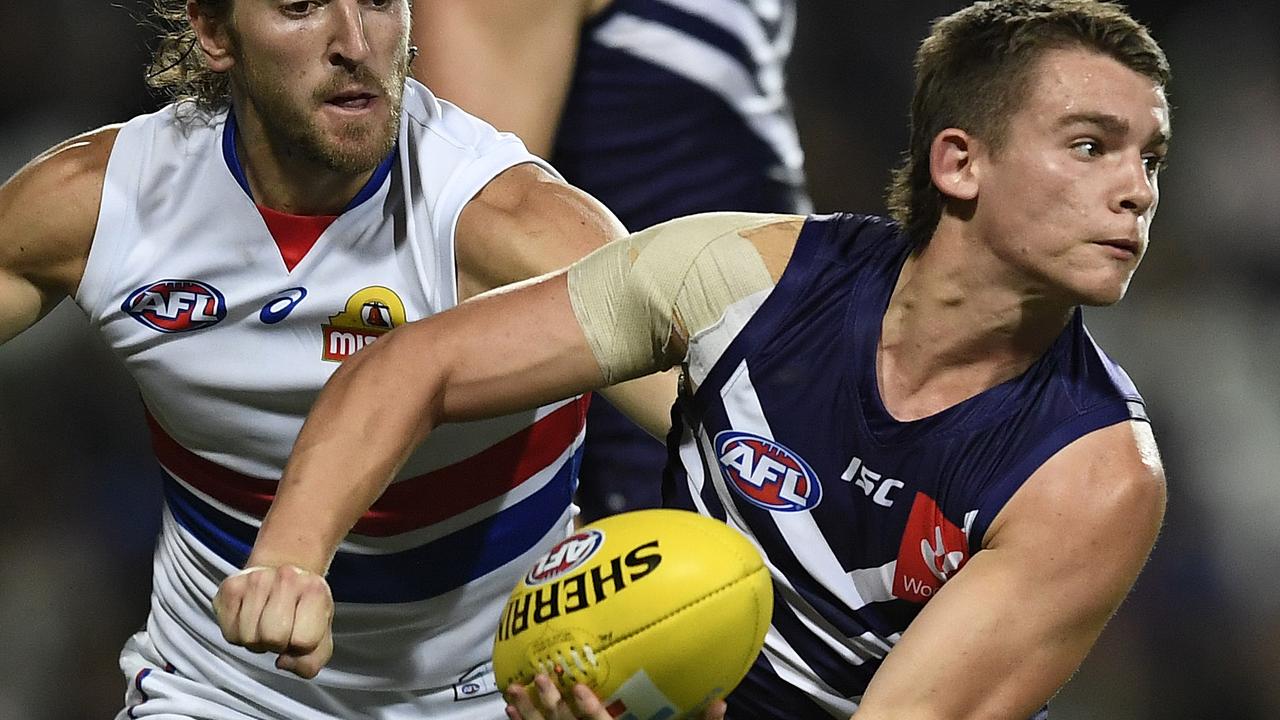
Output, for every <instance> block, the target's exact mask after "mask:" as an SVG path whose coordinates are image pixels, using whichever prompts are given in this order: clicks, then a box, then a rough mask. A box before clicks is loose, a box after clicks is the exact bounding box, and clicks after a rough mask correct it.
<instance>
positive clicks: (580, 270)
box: [568, 213, 794, 385]
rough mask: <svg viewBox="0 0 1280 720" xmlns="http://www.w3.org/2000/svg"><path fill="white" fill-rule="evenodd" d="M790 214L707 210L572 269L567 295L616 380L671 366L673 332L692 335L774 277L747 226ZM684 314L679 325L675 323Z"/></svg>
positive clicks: (619, 244)
mask: <svg viewBox="0 0 1280 720" xmlns="http://www.w3.org/2000/svg"><path fill="white" fill-rule="evenodd" d="M791 219H794V218H793V216H790V215H761V214H754V213H709V214H705V215H692V216H689V217H685V218H679V219H676V220H672V221H670V222H665V223H662V224H661V225H655V226H653V227H651V228H649V229H648V230H644V231H642V232H639V233H636V234H634V235H631V236H629V237H626V238H622V239H620V240H616V241H614V242H611V243H609V244H608V245H605V246H604V247H602V248H600V249H599V250H596V251H595V252H593V253H591V254H590V255H588V256H587V257H585V258H583V259H582V260H579V261H578V262H577V263H574V264H573V265H572V266H571V267H570V268H569V276H568V283H569V299H570V301H571V302H572V303H573V312H574V315H575V316H577V318H578V324H579V325H581V326H582V331H583V333H584V334H585V335H586V337H587V342H588V344H590V346H591V351H592V352H593V353H594V354H595V357H596V362H597V363H599V365H600V370H601V372H602V373H603V374H604V377H605V380H606V382H607V383H608V384H610V385H612V384H613V383H616V382H621V381H623V380H629V379H631V378H634V377H639V376H641V375H645V374H648V373H650V372H653V371H655V370H661V369H664V368H667V367H669V366H670V365H672V364H673V363H674V362H678V359H672V358H668V357H667V344H668V342H669V340H670V338H671V336H672V332H673V330H678V331H679V332H680V333H681V334H682V336H683V337H686V338H687V337H691V336H693V335H696V334H697V333H698V332H700V331H701V330H703V329H705V328H707V327H709V326H710V325H712V324H713V323H715V322H716V321H718V320H719V319H720V317H721V316H722V315H724V312H725V310H726V309H728V307H729V306H730V305H732V304H733V303H735V302H737V301H739V300H741V299H743V298H745V297H747V296H748V295H751V294H753V293H756V292H759V291H760V290H764V289H767V288H771V287H773V279H772V278H771V277H770V276H769V271H768V269H767V268H765V264H764V261H763V260H762V259H761V257H760V253H759V252H758V251H757V250H756V248H755V246H754V245H752V244H751V241H749V240H747V239H746V238H745V237H743V235H744V234H745V232H746V231H748V230H751V229H754V228H758V227H761V226H763V225H769V224H771V223H774V222H778V221H781V220H791ZM677 318H678V319H679V320H678V321H679V323H680V327H679V328H678V329H677V328H676V327H675V326H676V323H677Z"/></svg>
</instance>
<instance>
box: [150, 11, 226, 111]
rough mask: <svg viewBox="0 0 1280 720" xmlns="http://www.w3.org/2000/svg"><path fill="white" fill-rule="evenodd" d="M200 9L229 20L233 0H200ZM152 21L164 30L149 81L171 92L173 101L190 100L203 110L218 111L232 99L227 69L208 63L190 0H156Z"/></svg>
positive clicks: (170, 95)
mask: <svg viewBox="0 0 1280 720" xmlns="http://www.w3.org/2000/svg"><path fill="white" fill-rule="evenodd" d="M197 2H198V4H199V5H200V12H201V13H203V14H205V15H208V16H209V17H211V18H213V19H215V20H218V21H225V20H227V18H228V17H230V15H231V3H232V2H233V0H197ZM151 12H152V17H151V24H152V25H154V26H155V27H156V28H157V30H158V31H159V33H160V39H159V43H158V44H157V46H156V50H155V54H154V55H153V56H152V58H151V64H150V66H148V68H147V85H149V86H151V87H152V88H154V89H156V90H160V91H162V92H164V93H165V94H166V95H168V96H169V99H170V100H171V101H174V102H177V101H184V100H189V101H192V102H194V103H195V104H196V106H197V107H199V108H201V109H202V110H208V111H216V110H221V109H222V108H225V107H227V105H228V104H229V103H230V102H231V86H230V81H229V80H228V78H227V75H226V74H225V73H219V72H214V71H213V70H210V69H209V66H208V65H206V64H205V61H204V53H203V52H202V51H201V50H200V44H199V43H198V42H197V41H196V31H195V30H194V29H193V28H192V27H191V22H190V21H189V20H188V19H187V4H186V0H152V11H151Z"/></svg>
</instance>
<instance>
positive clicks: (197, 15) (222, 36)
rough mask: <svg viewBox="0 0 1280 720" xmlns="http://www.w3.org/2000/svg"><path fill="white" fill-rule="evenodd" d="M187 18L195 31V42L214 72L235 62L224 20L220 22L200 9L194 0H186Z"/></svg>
mask: <svg viewBox="0 0 1280 720" xmlns="http://www.w3.org/2000/svg"><path fill="white" fill-rule="evenodd" d="M187 20H188V21H189V22H190V23H191V29H192V30H194V31H195V33H196V42H197V43H198V44H199V45H200V50H201V51H202V52H203V53H204V61H205V64H206V65H208V66H209V69H210V70H212V71H214V72H226V71H227V70H230V69H231V66H232V65H234V64H235V56H234V55H233V54H232V52H231V47H232V43H231V37H230V34H229V33H228V32H227V27H226V23H225V22H220V21H218V20H216V19H215V18H213V17H210V16H209V15H208V14H207V13H204V12H202V11H201V9H200V3H198V2H196V0H187Z"/></svg>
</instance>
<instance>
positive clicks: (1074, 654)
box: [856, 422, 1164, 720]
mask: <svg viewBox="0 0 1280 720" xmlns="http://www.w3.org/2000/svg"><path fill="white" fill-rule="evenodd" d="M1163 512H1164V484H1163V474H1162V471H1161V469H1160V466H1159V460H1158V458H1157V457H1156V455H1155V451H1154V442H1153V441H1152V440H1151V437H1150V428H1149V426H1148V425H1146V423H1142V422H1126V423H1121V424H1119V425H1113V426H1111V427H1108V428H1104V429H1102V430H1098V431H1095V432H1094V433H1091V434H1089V435H1087V436H1085V437H1083V438H1081V439H1079V440H1077V441H1075V442H1074V443H1072V444H1071V445H1069V446H1068V447H1067V448H1065V449H1064V450H1063V451H1061V452H1059V453H1058V454H1057V455H1055V456H1054V457H1053V458H1050V460H1049V461H1047V462H1046V463H1045V464H1044V466H1042V467H1041V468H1040V469H1039V470H1037V471H1036V473H1034V474H1033V475H1032V477H1031V478H1029V479H1028V481H1027V482H1026V483H1025V484H1024V485H1023V487H1022V488H1021V489H1020V490H1018V492H1017V493H1015V494H1014V496H1013V498H1012V499H1010V501H1009V503H1008V504H1007V505H1006V506H1005V508H1004V509H1003V510H1002V511H1001V512H1000V514H999V515H998V516H997V519H996V522H995V523H993V525H992V527H991V530H990V531H989V532H988V542H987V545H986V547H984V549H983V550H982V551H981V552H979V553H977V554H975V555H974V556H973V558H972V559H970V560H969V562H968V563H967V564H966V565H965V566H964V567H963V568H962V569H961V571H960V572H958V573H956V575H955V576H954V577H952V578H951V580H949V581H948V582H947V584H946V585H944V586H943V588H942V589H941V590H940V591H939V592H938V593H937V594H936V595H935V596H934V597H933V599H932V600H931V601H930V602H929V604H928V605H926V606H925V608H924V609H923V610H922V611H921V613H920V614H919V615H918V616H917V617H916V619H915V620H914V621H913V622H912V624H911V626H910V627H909V628H908V629H907V631H906V632H905V633H904V634H903V637H902V639H901V641H900V642H899V643H898V645H897V646H896V647H895V648H894V649H893V651H892V652H891V653H889V656H888V658H887V659H886V660H885V662H884V664H883V665H882V666H881V668H880V670H879V671H878V672H877V673H876V676H875V677H874V678H873V680H872V682H871V684H870V686H869V687H868V690H867V693H866V695H865V696H864V698H863V706H862V709H860V710H859V713H858V714H857V715H856V717H857V718H858V720H863V718H864V717H865V718H867V719H868V720H871V719H873V718H890V717H892V718H908V719H916V718H920V719H923V718H930V719H932V718H954V719H957V720H962V719H965V718H984V717H1011V718H1018V717H1029V716H1030V715H1031V714H1032V713H1033V712H1034V711H1035V710H1036V709H1037V708H1039V707H1040V706H1041V705H1043V704H1044V703H1045V702H1046V701H1047V700H1048V698H1049V697H1050V696H1052V695H1053V693H1054V692H1056V691H1057V689H1058V688H1059V687H1060V686H1061V685H1062V683H1064V682H1066V680H1067V678H1068V677H1070V675H1071V673H1072V672H1074V671H1075V669H1076V668H1077V667H1078V666H1079V664H1080V662H1081V661H1082V660H1083V659H1084V657H1085V655H1086V654H1087V653H1088V651H1089V649H1090V648H1091V647H1092V646H1093V644H1094V642H1095V641H1096V640H1097V638H1098V635H1099V634H1100V633H1101V631H1102V628H1103V626H1104V625H1105V624H1106V622H1107V620H1108V619H1109V618H1110V616H1111V615H1112V613H1114V611H1115V609H1116V608H1117V607H1118V606H1119V604H1120V602H1121V601H1122V600H1123V598H1124V596H1125V595H1126V594H1127V593H1128V590H1129V588H1130V587H1131V586H1132V584H1133V581H1134V579H1135V578H1136V577H1137V574H1138V572H1139V571H1140V569H1141V567H1142V565H1143V563H1144V562H1145V560H1146V558H1147V555H1148V554H1149V552H1150V550H1151V547H1152V544H1153V543H1154V541H1155V536H1156V533H1157V532H1158V529H1159V525H1160V521H1161V518H1162V517H1163ZM921 668H928V672H924V673H922V672H920V669H921Z"/></svg>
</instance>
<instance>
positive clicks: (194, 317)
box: [120, 280, 227, 333]
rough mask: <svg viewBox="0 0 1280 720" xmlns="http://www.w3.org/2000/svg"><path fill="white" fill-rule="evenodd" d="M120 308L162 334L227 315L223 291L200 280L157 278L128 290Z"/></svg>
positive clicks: (196, 326)
mask: <svg viewBox="0 0 1280 720" xmlns="http://www.w3.org/2000/svg"><path fill="white" fill-rule="evenodd" d="M120 309H121V310H123V311H124V312H126V313H128V314H129V316H130V317H132V318H133V319H134V320H137V321H138V322H140V323H142V324H143V325H146V326H147V327H149V328H151V329H152V330H158V331H160V332H162V333H180V332H188V331H190V330H199V329H201V328H206V327H209V326H210V325H214V324H216V323H218V322H220V321H221V320H222V319H223V318H225V317H226V316H227V302H226V300H225V299H223V297H222V293H220V292H218V290H217V288H215V287H213V286H212V285H210V284H208V283H204V282H200V281H199V280H157V281H156V282H153V283H151V284H150V285H144V286H142V287H140V288H138V289H137V290H134V291H133V292H131V293H129V296H128V297H127V298H125V300H124V303H122V304H121V305H120Z"/></svg>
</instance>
